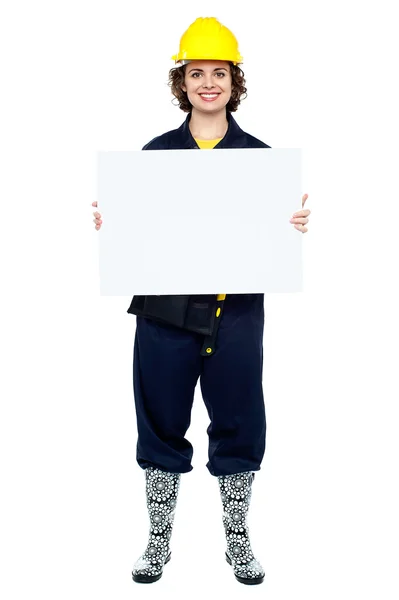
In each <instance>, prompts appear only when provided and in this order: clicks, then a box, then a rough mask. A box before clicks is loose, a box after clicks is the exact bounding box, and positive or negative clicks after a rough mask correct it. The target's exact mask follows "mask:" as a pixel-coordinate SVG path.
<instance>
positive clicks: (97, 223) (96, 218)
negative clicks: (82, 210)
mask: <svg viewBox="0 0 399 600" xmlns="http://www.w3.org/2000/svg"><path fill="white" fill-rule="evenodd" d="M92 206H95V207H96V208H97V202H92ZM93 215H94V216H95V219H93V221H94V222H95V224H96V229H97V231H98V230H99V229H100V227H101V224H102V220H101V215H100V213H99V212H94V213H93Z"/></svg>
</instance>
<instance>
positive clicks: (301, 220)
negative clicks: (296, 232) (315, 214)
mask: <svg viewBox="0 0 399 600" xmlns="http://www.w3.org/2000/svg"><path fill="white" fill-rule="evenodd" d="M290 221H291V223H309V219H307V218H306V217H296V218H295V219H290Z"/></svg>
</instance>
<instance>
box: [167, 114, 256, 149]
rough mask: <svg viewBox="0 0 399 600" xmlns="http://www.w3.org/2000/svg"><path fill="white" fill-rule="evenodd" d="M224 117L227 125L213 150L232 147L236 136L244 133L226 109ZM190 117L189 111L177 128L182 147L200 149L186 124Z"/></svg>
mask: <svg viewBox="0 0 399 600" xmlns="http://www.w3.org/2000/svg"><path fill="white" fill-rule="evenodd" d="M226 117H227V121H228V127H227V131H226V133H225V136H224V138H222V139H221V140H220V142H219V143H218V144H216V146H215V147H214V148H213V150H215V149H217V148H231V147H234V145H235V143H236V142H237V138H239V137H240V136H243V135H245V134H244V131H243V130H242V129H241V128H240V127H239V125H238V123H237V121H236V120H235V119H234V117H233V115H232V114H231V113H230V112H229V111H228V110H227V111H226ZM190 119H191V112H189V113H188V115H187V117H186V119H185V121H184V122H183V123H182V125H181V126H180V127H179V129H180V130H181V131H180V133H181V136H182V139H183V140H184V141H183V144H184V148H194V149H198V150H199V149H200V148H199V146H198V144H197V142H196V141H195V139H194V137H193V135H192V133H191V131H190V128H189V126H188V124H189V122H190Z"/></svg>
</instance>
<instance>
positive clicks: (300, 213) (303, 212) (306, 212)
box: [292, 209, 310, 217]
mask: <svg viewBox="0 0 399 600" xmlns="http://www.w3.org/2000/svg"><path fill="white" fill-rule="evenodd" d="M309 215H310V210H308V209H306V210H298V212H296V213H294V214H293V215H292V216H293V217H308V216H309Z"/></svg>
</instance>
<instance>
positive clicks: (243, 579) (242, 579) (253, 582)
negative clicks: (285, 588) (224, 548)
mask: <svg viewBox="0 0 399 600" xmlns="http://www.w3.org/2000/svg"><path fill="white" fill-rule="evenodd" d="M225 556H226V560H227V562H228V563H229V565H231V559H230V556H229V555H228V554H227V552H225ZM234 577H235V578H236V579H237V581H239V582H240V583H245V584H246V585H256V584H257V583H262V581H263V580H264V578H265V576H264V575H262V577H251V578H247V577H240V576H239V575H236V574H235V573H234Z"/></svg>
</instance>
